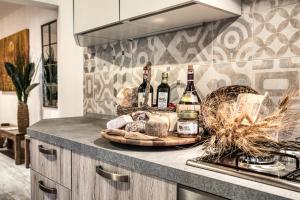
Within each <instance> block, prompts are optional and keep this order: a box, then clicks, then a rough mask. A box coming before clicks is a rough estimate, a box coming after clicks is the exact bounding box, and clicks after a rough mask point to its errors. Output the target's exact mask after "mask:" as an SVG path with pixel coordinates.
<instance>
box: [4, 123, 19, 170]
mask: <svg viewBox="0 0 300 200" xmlns="http://www.w3.org/2000/svg"><path fill="white" fill-rule="evenodd" d="M4 138H8V139H9V140H11V141H13V147H14V149H13V150H14V158H15V163H16V165H20V164H22V157H21V156H22V148H21V141H22V140H24V139H25V134H24V133H19V130H18V128H16V129H14V130H7V129H6V128H3V129H1V128H0V147H2V146H3V142H4Z"/></svg>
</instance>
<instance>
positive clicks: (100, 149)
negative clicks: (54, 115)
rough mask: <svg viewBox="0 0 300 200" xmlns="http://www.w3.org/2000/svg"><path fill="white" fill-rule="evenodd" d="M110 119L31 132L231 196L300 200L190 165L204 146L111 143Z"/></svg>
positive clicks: (58, 123) (54, 124)
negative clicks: (106, 130) (103, 132)
mask: <svg viewBox="0 0 300 200" xmlns="http://www.w3.org/2000/svg"><path fill="white" fill-rule="evenodd" d="M107 120H108V118H107V117H106V118H99V117H74V118H60V119H46V120H42V121H40V122H38V123H36V124H34V125H33V126H31V127H30V128H29V129H28V134H29V135H30V136H31V137H32V138H35V139H38V140H41V141H44V142H47V143H50V144H54V145H57V146H60V147H63V148H67V149H70V150H72V151H73V152H77V153H82V154H84V155H86V156H89V157H91V158H94V159H101V160H102V161H105V162H108V163H112V164H117V165H119V166H123V167H126V168H129V169H131V170H134V171H137V172H140V173H143V174H146V175H151V176H156V177H159V178H162V179H167V180H170V181H173V182H176V183H178V184H182V185H186V186H189V187H193V188H196V189H198V190H202V191H205V192H209V193H213V194H216V195H219V196H223V197H226V198H229V199H236V200H251V199H253V200H254V199H255V200H260V199H261V200H262V199H263V200H268V199H270V200H271V199H272V200H277V199H278V200H279V199H300V193H297V192H294V191H289V190H286V189H282V188H277V187H274V186H270V185H266V184H262V183H257V182H254V181H250V180H246V179H241V178H237V177H233V176H229V175H225V174H220V173H216V172H212V171H208V170H204V169H199V168H195V167H190V166H187V165H186V164H185V162H186V160H188V159H190V158H194V157H197V155H199V154H200V152H201V145H200V146H196V147H193V146H185V147H182V148H179V147H169V148H166V147H152V148H151V147H138V146H129V145H123V144H116V143H111V142H109V141H107V140H106V139H104V138H101V135H100V130H101V129H104V128H105V127H106V122H107Z"/></svg>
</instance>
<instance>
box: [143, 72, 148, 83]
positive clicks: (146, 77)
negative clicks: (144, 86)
mask: <svg viewBox="0 0 300 200" xmlns="http://www.w3.org/2000/svg"><path fill="white" fill-rule="evenodd" d="M147 79H148V73H147V72H144V74H143V83H147Z"/></svg>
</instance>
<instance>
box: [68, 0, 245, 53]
mask: <svg viewBox="0 0 300 200" xmlns="http://www.w3.org/2000/svg"><path fill="white" fill-rule="evenodd" d="M120 1H124V0H120ZM125 1H126V0H125ZM128 1H130V0H127V2H128ZM131 1H132V0H131ZM133 1H134V0H133ZM139 1H143V0H139ZM161 1H162V2H163V0H161ZM147 2H148V3H149V4H151V1H147ZM75 5H76V4H75ZM121 5H122V4H121ZM121 8H122V7H121ZM75 9H76V8H75ZM123 13H125V14H123V15H122V12H121V15H120V18H119V19H120V20H119V21H118V22H116V23H112V24H108V25H104V26H102V27H95V28H93V29H91V30H85V31H81V32H79V33H75V39H76V41H77V44H78V45H80V46H85V47H86V46H92V45H99V44H104V43H108V42H112V41H118V40H128V39H135V38H140V37H145V36H149V35H154V34H159V33H163V32H169V31H172V30H180V29H184V28H188V27H193V26H197V25H200V24H201V23H203V22H209V21H215V20H220V19H225V18H230V17H235V16H239V15H241V1H240V0H199V1H186V2H184V3H180V4H177V5H174V6H171V7H168V8H165V9H161V10H156V11H153V12H150V13H143V14H140V13H137V14H140V15H138V16H134V17H131V18H128V19H124V18H126V16H129V17H130V12H127V13H126V12H123ZM75 14H76V12H75ZM124 16H125V17H124ZM74 19H75V20H76V16H74ZM75 32H76V31H75Z"/></svg>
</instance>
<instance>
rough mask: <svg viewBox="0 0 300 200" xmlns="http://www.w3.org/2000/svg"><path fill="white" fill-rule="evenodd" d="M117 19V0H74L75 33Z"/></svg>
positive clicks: (118, 17) (113, 21)
mask: <svg viewBox="0 0 300 200" xmlns="http://www.w3.org/2000/svg"><path fill="white" fill-rule="evenodd" d="M119 20H120V16H119V0H109V1H108V0H88V1H85V0H74V32H75V33H80V32H85V31H89V30H92V29H95V28H99V27H102V26H105V25H109V24H112V23H115V22H118V21H119Z"/></svg>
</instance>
